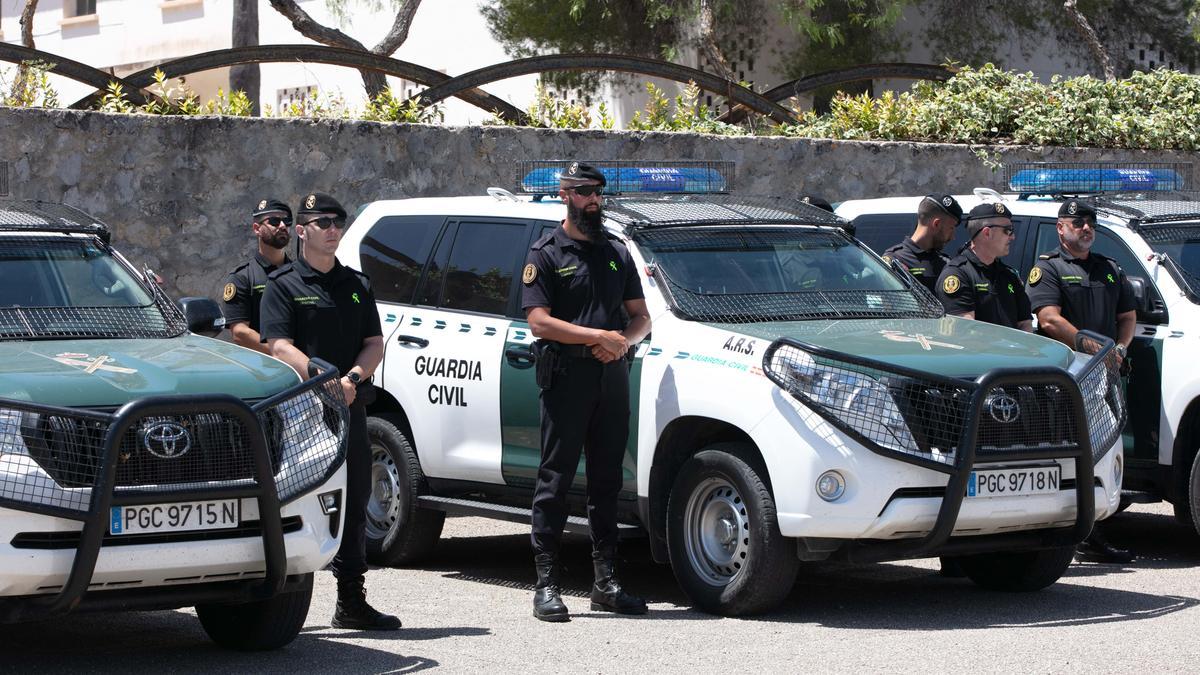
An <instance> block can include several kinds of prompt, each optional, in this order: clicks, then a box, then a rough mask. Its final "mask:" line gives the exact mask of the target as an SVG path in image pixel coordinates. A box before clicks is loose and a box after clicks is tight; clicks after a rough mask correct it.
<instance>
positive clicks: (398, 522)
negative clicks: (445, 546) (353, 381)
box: [367, 415, 446, 567]
mask: <svg viewBox="0 0 1200 675" xmlns="http://www.w3.org/2000/svg"><path fill="white" fill-rule="evenodd" d="M402 428H403V427H402V425H401V424H399V420H398V419H396V418H394V417H392V416H390V415H380V416H378V417H376V416H371V417H368V418H367V438H368V439H369V441H370V443H371V459H372V461H371V499H370V501H368V502H367V560H369V561H370V562H371V563H373V564H375V565H383V566H386V567H395V566H397V565H409V564H412V563H416V562H418V561H420V560H421V559H423V558H425V557H427V556H428V555H429V554H430V553H432V552H433V549H434V547H436V546H437V542H438V538H440V537H441V536H442V525H443V524H444V523H445V521H446V514H445V513H444V512H442V511H434V510H431V509H423V508H421V507H420V506H418V505H417V498H418V497H419V496H420V494H421V490H422V489H423V488H424V486H425V474H423V473H421V465H420V463H419V462H418V461H417V453H416V452H415V451H414V450H413V446H412V443H411V442H410V441H409V439H408V437H407V436H406V435H405V434H404V432H403V431H402V430H401V429H402Z"/></svg>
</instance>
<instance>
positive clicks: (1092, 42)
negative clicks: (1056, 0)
mask: <svg viewBox="0 0 1200 675" xmlns="http://www.w3.org/2000/svg"><path fill="white" fill-rule="evenodd" d="M1063 8H1064V9H1066V10H1067V14H1069V15H1070V16H1071V20H1072V21H1074V22H1075V27H1076V28H1078V29H1079V32H1080V33H1082V34H1083V40H1084V42H1086V43H1087V46H1088V49H1090V50H1091V51H1092V55H1093V56H1095V57H1096V61H1098V62H1099V63H1100V70H1101V71H1102V72H1103V73H1104V79H1105V80H1107V81H1109V82H1112V81H1113V80H1115V79H1117V76H1116V73H1115V72H1113V66H1112V59H1110V58H1109V57H1108V50H1107V49H1105V48H1104V45H1103V44H1102V43H1101V42H1100V38H1099V37H1098V36H1097V35H1096V31H1095V30H1093V29H1092V24H1091V23H1089V22H1088V20H1087V17H1086V16H1084V15H1083V12H1081V11H1079V8H1078V7H1076V6H1075V0H1066V2H1064V3H1063Z"/></svg>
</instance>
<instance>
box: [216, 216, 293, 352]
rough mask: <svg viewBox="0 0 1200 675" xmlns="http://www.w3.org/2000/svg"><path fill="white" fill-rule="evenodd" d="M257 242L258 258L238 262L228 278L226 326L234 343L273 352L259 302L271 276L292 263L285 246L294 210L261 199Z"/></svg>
mask: <svg viewBox="0 0 1200 675" xmlns="http://www.w3.org/2000/svg"><path fill="white" fill-rule="evenodd" d="M250 217H251V219H252V224H251V225H250V228H251V229H252V230H253V231H254V238H255V241H256V242H257V243H258V247H257V250H256V251H255V253H254V257H253V258H251V259H250V260H247V261H246V262H244V263H242V264H241V265H238V266H237V268H235V269H234V270H233V271H232V272H230V273H229V276H228V277H226V279H225V286H224V289H223V290H222V293H221V299H222V300H224V302H225V307H224V314H225V325H226V326H228V327H229V332H230V334H231V335H232V336H233V341H234V343H236V344H238V345H241V346H242V347H246V348H247V349H254V350H256V351H260V352H263V353H264V354H267V353H269V352H268V350H267V345H266V344H265V343H263V341H262V339H261V336H260V335H259V326H260V324H259V313H258V309H259V303H260V302H262V295H263V290H264V289H265V288H266V287H267V276H269V275H270V274H271V273H272V272H274V271H275V270H276V269H278V268H280V267H283V266H284V265H287V264H288V263H290V262H291V260H290V259H289V258H288V257H287V253H285V252H284V249H285V248H286V247H287V244H288V240H289V239H290V238H291V233H290V230H291V228H292V209H291V207H289V206H288V205H287V204H285V203H283V202H282V201H280V200H278V199H272V198H267V199H260V200H259V201H258V202H257V203H256V204H255V207H254V209H253V210H252V211H251V213H250Z"/></svg>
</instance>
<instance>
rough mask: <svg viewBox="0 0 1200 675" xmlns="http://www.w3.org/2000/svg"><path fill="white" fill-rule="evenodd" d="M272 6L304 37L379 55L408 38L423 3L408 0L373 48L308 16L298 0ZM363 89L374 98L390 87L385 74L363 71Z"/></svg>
mask: <svg viewBox="0 0 1200 675" xmlns="http://www.w3.org/2000/svg"><path fill="white" fill-rule="evenodd" d="M269 2H270V3H271V7H273V8H275V11H277V12H279V13H280V14H282V15H284V16H285V17H287V19H288V21H291V22H292V27H293V28H295V29H296V31H297V32H298V33H300V34H301V35H303V36H304V37H306V38H308V39H310V40H312V41H314V42H318V43H320V44H323V45H328V46H330V47H345V48H347V49H358V50H360V51H364V52H370V53H372V54H378V55H380V56H391V55H392V54H393V53H394V52H395V51H396V50H397V49H399V48H400V45H402V44H404V41H405V40H407V39H408V29H409V28H410V27H411V26H412V20H413V16H414V15H415V14H416V13H417V8H419V7H420V6H421V0H405V2H404V4H403V5H401V6H400V9H399V10H397V12H396V21H395V22H394V23H393V24H392V29H391V30H390V31H388V34H387V35H385V36H384V38H383V39H382V40H380V41H379V44H377V45H375V46H374V47H373V48H371V49H367V47H366V46H365V45H363V43H361V42H359V41H358V40H355V39H354V38H352V37H350V36H349V35H346V34H345V33H343V32H342V31H340V30H338V29H336V28H330V27H328V26H322V25H321V24H319V23H317V22H316V21H313V18H312V17H311V16H309V15H308V13H307V12H305V11H304V10H303V9H300V6H299V5H297V4H296V2H295V0H269ZM359 72H360V73H361V74H362V79H363V88H364V89H366V91H367V98H371V99H373V98H375V97H376V96H378V95H379V94H381V93H383V92H384V91H386V90H387V78H386V77H384V75H383V74H382V73H378V72H375V71H373V70H361V71H359Z"/></svg>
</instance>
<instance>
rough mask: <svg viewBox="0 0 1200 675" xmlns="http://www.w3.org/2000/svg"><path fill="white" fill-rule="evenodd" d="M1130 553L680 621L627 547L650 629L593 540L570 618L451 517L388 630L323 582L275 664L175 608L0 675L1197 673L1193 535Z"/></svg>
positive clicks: (489, 530)
mask: <svg viewBox="0 0 1200 675" xmlns="http://www.w3.org/2000/svg"><path fill="white" fill-rule="evenodd" d="M1106 532H1107V534H1108V536H1109V538H1110V539H1111V540H1112V541H1113V542H1114V543H1116V544H1119V545H1122V546H1128V547H1130V548H1131V549H1133V550H1134V551H1135V552H1136V553H1137V554H1138V556H1139V557H1138V559H1137V560H1136V561H1135V562H1133V563H1131V564H1129V565H1101V564H1079V563H1077V564H1074V565H1072V566H1071V568H1070V569H1069V570H1068V572H1067V574H1066V575H1065V576H1064V577H1063V578H1062V580H1060V581H1059V582H1058V583H1057V584H1055V585H1054V586H1052V587H1050V588H1048V589H1046V590H1044V591H1041V592H1037V593H1026V594H1007V593H996V592H989V591H984V590H981V589H979V588H977V587H976V586H975V585H974V584H972V583H971V582H970V581H968V580H966V579H950V578H944V577H942V576H940V575H939V574H938V572H937V568H938V564H937V561H936V560H919V561H909V562H902V563H885V564H874V565H853V566H850V565H842V564H833V563H807V564H805V566H804V567H803V568H802V569H801V572H800V575H799V577H798V579H797V582H796V585H795V587H794V589H793V590H792V593H791V595H790V597H789V598H788V600H787V602H786V603H785V604H784V605H783V606H782V607H781V608H780V609H778V610H776V611H775V612H773V613H771V614H769V615H766V616H760V617H753V618H741V619H729V618H721V617H714V616H710V615H707V614H703V613H700V612H696V611H693V610H692V609H690V608H689V607H688V605H687V600H686V598H685V597H684V596H683V594H682V593H681V592H680V590H679V588H678V586H677V585H676V584H675V580H674V577H673V576H672V574H671V571H670V568H668V567H665V566H659V565H655V564H654V563H652V562H651V561H650V559H649V554H648V551H647V550H646V549H645V546H644V544H642V543H639V542H631V543H629V544H627V545H626V546H625V548H624V550H623V557H625V558H626V563H625V565H624V568H623V569H624V574H623V577H624V578H625V580H626V586H627V587H628V588H629V589H630V590H632V591H636V592H638V593H640V594H642V595H644V596H645V597H646V599H647V600H648V602H649V603H650V613H649V614H647V615H646V616H643V617H632V618H630V617H617V616H613V615H610V614H603V613H596V612H591V611H590V610H589V609H588V601H587V589H588V586H589V585H590V583H591V563H590V547H589V542H588V540H587V539H586V538H584V537H579V536H569V537H568V540H567V543H566V547H565V550H564V557H565V561H566V565H567V567H568V570H567V575H566V577H567V578H566V581H567V586H568V588H567V595H566V598H565V599H566V602H567V605H568V606H569V607H570V608H571V609H572V611H573V615H572V620H571V621H570V622H569V623H565V624H547V623H542V622H539V621H537V620H535V619H534V618H533V617H532V616H531V614H530V612H531V589H532V582H533V578H534V575H533V567H532V562H531V560H530V553H529V538H528V534H527V528H525V527H523V526H520V525H514V524H511V523H503V522H498V521H491V520H485V519H480V518H452V519H449V520H447V522H446V530H445V533H444V534H443V538H442V541H441V542H440V544H439V547H438V549H437V552H436V554H435V555H434V557H433V558H432V559H431V560H429V561H428V562H426V563H425V564H424V565H423V566H422V567H421V568H419V569H380V570H373V571H371V572H370V574H369V575H368V581H367V588H368V598H369V600H370V601H371V602H372V603H374V604H375V605H376V606H378V607H379V608H381V609H386V610H388V611H394V612H396V613H398V614H399V615H400V616H401V618H402V619H403V621H404V628H403V629H401V630H400V631H398V632H395V633H365V632H353V631H342V630H334V629H331V628H330V627H329V618H330V615H331V613H332V610H333V598H334V594H335V591H334V583H333V579H332V576H331V575H330V574H329V573H320V574H319V575H318V577H317V583H316V588H315V589H314V597H313V605H312V609H311V610H310V612H309V616H308V622H307V625H306V626H305V629H304V631H303V633H301V635H300V636H299V637H298V638H297V639H296V641H295V642H294V643H292V644H291V645H290V646H288V647H287V648H284V649H282V650H279V651H276V652H270V653H256V654H243V653H237V652H229V651H225V650H222V649H220V648H218V647H216V646H214V645H213V644H212V643H210V642H209V641H208V639H207V638H206V636H205V634H204V632H203V630H201V628H200V625H199V623H198V622H197V621H196V619H195V616H194V614H192V613H191V612H189V611H183V610H181V611H175V612H147V613H139V614H107V613H106V614H90V615H80V616H72V617H68V618H65V619H59V620H55V621H48V622H42V623H36V624H23V625H17V626H4V627H0V670H4V671H10V672H22V673H28V672H41V671H58V672H61V671H71V672H109V671H141V672H154V673H171V672H219V673H226V672H228V673H233V672H238V673H244V672H256V673H257V672H263V673H289V674H290V673H308V672H332V671H338V672H351V673H357V672H363V673H388V672H397V673H409V672H418V671H423V670H432V669H441V670H443V671H446V672H471V671H473V672H481V671H485V670H486V671H495V672H518V671H520V672H597V673H606V672H614V673H616V672H622V673H627V672H697V671H699V672H720V671H726V672H737V671H751V672H754V671H759V672H761V671H789V672H802V671H807V670H816V671H819V672H863V671H866V672H901V671H903V672H913V671H923V672H956V673H957V672H969V673H974V672H1001V671H1003V672H1088V673H1096V672H1127V671H1130V670H1133V669H1137V670H1139V671H1142V672H1197V671H1200V658H1198V657H1200V647H1198V646H1197V645H1198V641H1197V640H1196V634H1197V632H1198V630H1200V628H1198V627H1200V608H1198V607H1197V605H1198V604H1200V574H1197V569H1196V568H1197V566H1198V565H1200V537H1197V535H1196V533H1195V532H1192V531H1189V530H1188V529H1187V528H1184V527H1182V526H1180V525H1177V524H1176V523H1175V521H1174V519H1173V518H1172V517H1171V515H1170V507H1169V506H1168V505H1164V504H1159V505H1152V506H1135V507H1134V508H1132V509H1131V510H1130V511H1127V512H1126V513H1124V514H1121V515H1119V516H1117V517H1116V518H1114V519H1112V520H1110V521H1109V523H1108V528H1107V530H1106Z"/></svg>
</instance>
